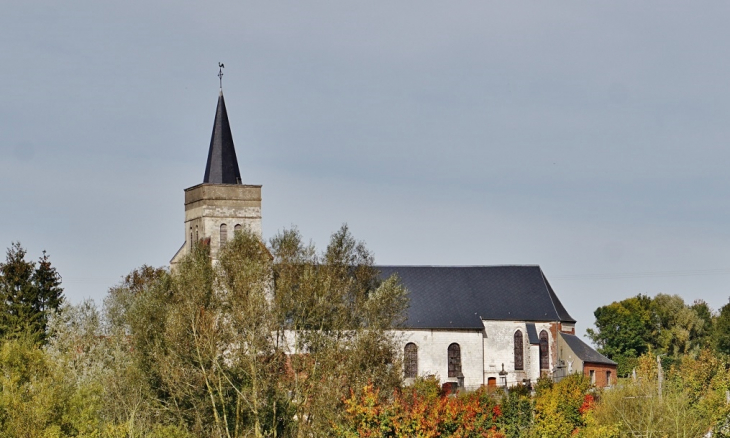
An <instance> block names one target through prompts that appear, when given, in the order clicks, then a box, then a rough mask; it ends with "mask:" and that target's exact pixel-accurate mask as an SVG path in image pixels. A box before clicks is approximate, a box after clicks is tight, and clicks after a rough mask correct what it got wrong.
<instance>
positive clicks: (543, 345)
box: [540, 330, 550, 370]
mask: <svg viewBox="0 0 730 438" xmlns="http://www.w3.org/2000/svg"><path fill="white" fill-rule="evenodd" d="M540 369H541V370H547V369H550V359H549V357H548V334H547V332H546V331H545V330H543V331H541V332H540Z"/></svg>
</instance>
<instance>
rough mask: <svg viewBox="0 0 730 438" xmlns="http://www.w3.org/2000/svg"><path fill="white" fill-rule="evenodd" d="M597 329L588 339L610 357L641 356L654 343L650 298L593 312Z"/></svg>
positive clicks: (591, 331)
mask: <svg viewBox="0 0 730 438" xmlns="http://www.w3.org/2000/svg"><path fill="white" fill-rule="evenodd" d="M594 315H595V317H596V322H595V325H596V329H597V331H594V330H592V329H588V330H587V332H588V336H589V337H590V338H591V340H592V341H593V342H594V343H595V344H596V345H598V349H599V351H600V352H601V353H603V354H605V355H607V356H608V357H613V356H619V355H621V356H633V357H636V356H639V355H641V354H643V353H645V352H647V351H648V349H649V345H650V344H651V343H652V342H653V341H654V318H653V315H652V312H651V298H649V297H647V296H645V295H637V296H636V297H632V298H627V299H625V300H623V301H620V302H614V303H611V304H609V305H607V306H602V307H599V308H598V309H596V311H595V312H594Z"/></svg>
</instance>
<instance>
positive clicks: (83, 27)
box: [0, 0, 730, 333]
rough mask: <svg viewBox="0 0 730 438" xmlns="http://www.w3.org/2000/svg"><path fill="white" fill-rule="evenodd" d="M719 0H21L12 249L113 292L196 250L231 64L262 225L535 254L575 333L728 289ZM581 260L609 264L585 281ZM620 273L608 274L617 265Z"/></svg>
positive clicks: (500, 256)
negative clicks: (190, 203)
mask: <svg viewBox="0 0 730 438" xmlns="http://www.w3.org/2000/svg"><path fill="white" fill-rule="evenodd" d="M729 19H730V4H728V3H727V2H699V3H698V2H690V3H687V2H666V1H662V2H640V3H637V2H629V1H626V2H607V3H605V4H595V3H594V4H590V3H587V2H482V1H479V2H476V1H475V2H457V1H451V2H443V1H439V2H436V1H422V0H419V1H400V2H375V1H373V2H357V3H355V2H341V1H331V2H319V1H302V2H289V3H283V2H248V1H226V2H220V1H206V2H191V1H182V0H176V1H156V2H148V1H138V0H132V1H128V2H99V1H72V2H65V3H59V2H56V1H34V2H27V1H16V0H9V1H6V2H5V3H4V4H3V7H2V13H0V79H1V80H0V153H1V154H2V159H0V196H1V197H2V199H3V214H2V215H1V216H0V245H1V246H2V247H3V248H7V247H8V246H9V245H10V242H11V241H15V240H19V241H21V243H22V244H23V245H24V246H25V247H26V248H27V249H28V250H29V251H30V254H31V255H32V256H33V257H34V258H35V257H37V256H38V255H39V254H40V251H41V250H42V249H47V250H48V251H49V253H50V255H51V259H52V261H53V262H54V263H55V265H56V266H57V267H58V269H59V271H60V272H61V274H62V275H63V277H64V285H65V287H66V294H67V296H68V297H69V298H70V299H71V300H72V301H79V300H81V299H83V298H85V297H91V298H94V299H95V300H97V301H100V300H101V299H102V298H103V296H104V295H105V293H106V290H107V288H108V287H109V286H110V285H112V284H114V283H116V282H117V281H118V280H119V279H120V277H121V276H122V275H124V274H126V273H127V272H129V271H130V270H131V269H133V268H134V267H137V266H139V265H141V264H143V263H147V264H151V265H155V266H162V265H166V264H167V263H168V261H169V259H170V258H171V257H172V255H173V254H174V253H175V251H176V250H177V249H178V248H179V246H180V245H181V244H182V242H183V240H184V237H183V229H182V228H183V226H182V221H183V189H184V188H186V187H189V186H192V185H194V184H197V183H199V182H201V181H202V178H203V170H204V166H205V159H206V154H207V147H208V142H209V140H210V132H211V128H212V123H213V115H214V111H215V103H216V99H217V92H218V90H217V88H218V78H216V74H217V62H218V61H222V62H224V63H225V65H226V69H225V72H224V73H225V76H224V82H223V87H224V92H225V95H226V103H227V105H228V114H229V117H230V120H231V126H232V129H233V135H234V139H235V141H236V148H237V153H238V156H239V162H240V167H241V173H242V175H243V179H244V182H245V183H251V184H263V186H264V187H263V224H264V234H265V236H266V237H270V236H271V235H273V234H274V233H275V232H276V231H277V230H280V229H282V228H283V227H287V226H290V225H292V224H294V225H297V226H298V227H299V229H300V231H301V232H302V234H303V235H304V236H305V237H307V238H312V239H313V240H314V242H315V243H317V244H318V245H319V246H324V245H325V244H326V241H327V238H328V236H329V234H330V233H331V232H333V231H334V230H336V229H337V228H338V227H339V226H340V224H342V223H343V222H347V223H348V224H349V225H350V227H351V229H352V231H353V233H354V234H355V236H356V237H357V238H359V239H363V240H365V241H366V242H367V244H368V246H369V247H370V248H371V249H372V250H373V251H374V253H375V256H376V260H377V261H378V262H380V263H384V264H439V265H482V264H539V265H541V266H542V268H543V270H544V271H545V273H546V275H547V276H548V278H549V279H550V281H551V283H552V284H553V287H554V288H555V289H556V291H557V293H558V295H559V296H560V298H561V300H562V301H563V303H564V304H565V306H566V308H567V309H568V311H569V312H570V313H571V314H572V315H573V317H575V318H576V319H578V321H579V326H578V327H579V332H580V333H583V331H584V329H585V328H586V327H589V326H590V325H591V324H592V322H593V316H592V312H593V310H594V309H595V308H596V307H597V306H599V305H603V304H607V303H610V302H611V301H614V300H619V299H622V298H625V297H627V296H633V295H636V294H637V293H646V294H650V295H654V294H656V293H659V292H663V293H670V294H675V293H676V294H679V295H681V296H682V297H684V298H685V300H687V301H692V300H694V299H696V298H704V299H706V300H707V301H708V302H709V303H710V305H711V306H712V307H713V308H715V309H717V308H719V307H720V306H722V305H724V304H725V303H726V302H727V300H728V296H730V290H729V289H728V287H727V285H728V280H730V263H729V262H730V246H729V244H730V230H729V229H728V226H727V224H728V219H730V206H728V202H727V200H728V194H729V193H728V192H729V191H730V177H729V174H728V170H727V168H728V162H729V161H730V150H729V149H728V147H727V144H728V139H730V123H728V121H729V120H730V119H729V116H730V82H729V80H728V78H730V57H728V48H727V46H728V41H729V37H730V27H728V25H727V23H728V21H729ZM591 274H601V275H599V276H593V275H591ZM619 274H620V275H619Z"/></svg>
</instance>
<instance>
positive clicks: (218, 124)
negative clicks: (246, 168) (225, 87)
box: [203, 90, 241, 184]
mask: <svg viewBox="0 0 730 438" xmlns="http://www.w3.org/2000/svg"><path fill="white" fill-rule="evenodd" d="M203 182H204V183H210V184H241V172H240V171H239V170H238V160H237V159H236V148H235V147H234V146H233V135H232V134H231V126H230V125H229V124H228V113H227V112H226V101H225V100H224V99H223V91H222V90H221V92H220V95H219V96H218V108H216V110H215V122H214V123H213V135H211V137H210V149H209V150H208V163H207V164H206V165H205V176H204V177H203Z"/></svg>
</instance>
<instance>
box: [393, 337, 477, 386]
mask: <svg viewBox="0 0 730 438" xmlns="http://www.w3.org/2000/svg"><path fill="white" fill-rule="evenodd" d="M396 335H397V336H398V339H399V341H400V346H401V354H403V348H405V346H406V344H407V343H409V342H413V343H414V344H416V346H417V347H418V375H419V376H428V375H434V376H436V377H438V378H439V380H441V383H443V382H456V381H457V379H456V377H448V375H449V364H448V352H447V351H448V348H449V345H451V344H452V343H454V342H455V343H457V344H459V347H460V349H461V372H462V374H464V386H466V387H467V388H468V389H476V388H478V387H479V386H481V385H483V384H485V383H486V382H485V381H484V374H483V369H484V368H483V366H484V365H483V364H484V357H483V351H484V350H483V349H484V344H483V332H482V331H481V330H427V329H421V330H417V329H414V330H404V331H398V332H396Z"/></svg>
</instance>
